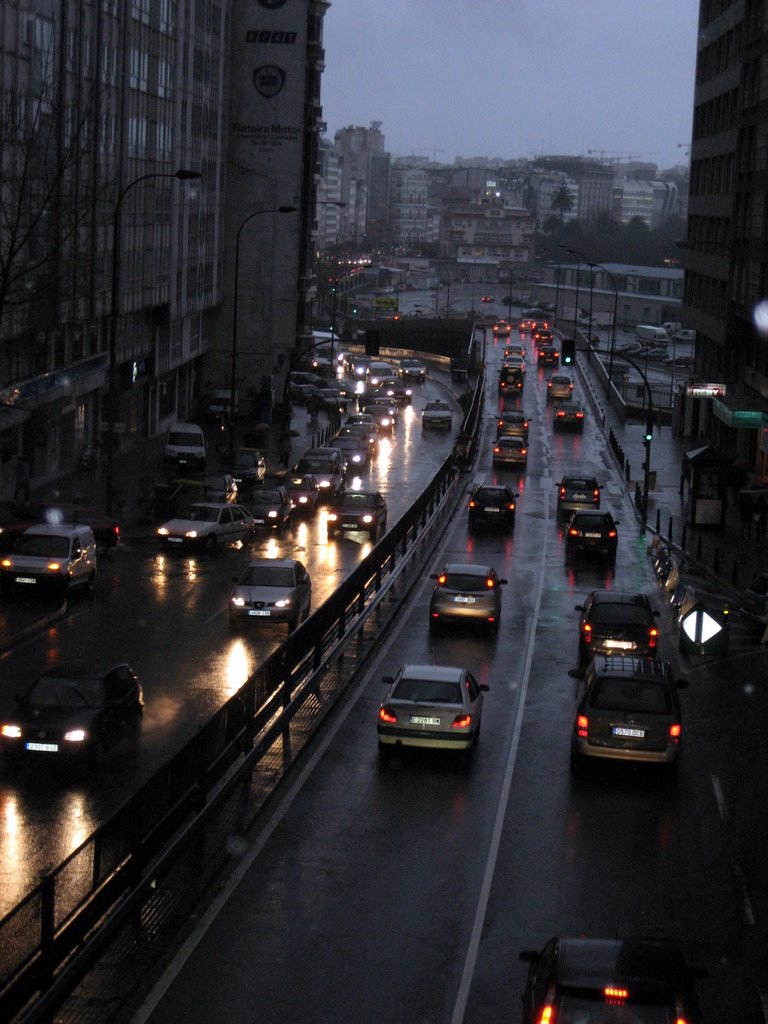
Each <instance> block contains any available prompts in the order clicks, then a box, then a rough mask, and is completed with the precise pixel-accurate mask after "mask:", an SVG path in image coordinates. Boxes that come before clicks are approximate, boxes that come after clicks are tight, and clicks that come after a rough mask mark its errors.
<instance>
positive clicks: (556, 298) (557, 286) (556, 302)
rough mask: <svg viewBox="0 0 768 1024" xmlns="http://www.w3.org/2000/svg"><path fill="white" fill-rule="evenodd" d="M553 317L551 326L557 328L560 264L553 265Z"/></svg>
mask: <svg viewBox="0 0 768 1024" xmlns="http://www.w3.org/2000/svg"><path fill="white" fill-rule="evenodd" d="M555 275H556V276H555V315H554V317H553V319H552V326H553V327H557V310H558V306H559V303H560V264H559V263H557V264H555Z"/></svg>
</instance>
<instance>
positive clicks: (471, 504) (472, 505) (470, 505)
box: [469, 448, 499, 508]
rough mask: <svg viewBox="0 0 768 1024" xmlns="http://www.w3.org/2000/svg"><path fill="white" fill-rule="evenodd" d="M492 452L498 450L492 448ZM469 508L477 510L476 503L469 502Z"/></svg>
mask: <svg viewBox="0 0 768 1024" xmlns="http://www.w3.org/2000/svg"><path fill="white" fill-rule="evenodd" d="M493 450H494V451H495V452H497V451H498V450H499V449H498V448H494V449H493ZM469 507H470V508H477V502H476V501H470V503H469Z"/></svg>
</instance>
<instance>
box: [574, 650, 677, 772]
mask: <svg viewBox="0 0 768 1024" xmlns="http://www.w3.org/2000/svg"><path fill="white" fill-rule="evenodd" d="M687 685H688V682H687V680H685V679H675V677H674V675H673V673H672V668H671V666H670V665H669V663H668V662H665V661H657V660H656V659H655V658H618V657H607V658H604V657H602V656H600V657H598V658H595V659H594V660H593V661H592V662H590V665H589V668H588V669H587V671H586V673H585V675H584V688H583V692H581V694H580V699H579V704H578V707H577V709H576V717H575V720H574V724H573V736H572V739H571V765H572V766H573V767H574V768H575V767H577V766H578V765H580V764H581V763H582V762H583V761H584V760H586V759H593V758H594V759H602V760H611V761H636V762H643V763H646V764H664V765H676V764H677V761H678V758H679V755H680V742H681V739H682V715H681V712H680V702H679V700H678V697H677V691H678V690H679V689H682V688H683V687H686V686H687Z"/></svg>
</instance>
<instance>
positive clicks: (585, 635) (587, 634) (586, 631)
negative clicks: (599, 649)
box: [581, 622, 592, 644]
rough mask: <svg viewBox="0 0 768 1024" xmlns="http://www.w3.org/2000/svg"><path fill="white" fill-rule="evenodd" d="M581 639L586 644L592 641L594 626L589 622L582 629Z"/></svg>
mask: <svg viewBox="0 0 768 1024" xmlns="http://www.w3.org/2000/svg"><path fill="white" fill-rule="evenodd" d="M581 639H582V640H583V641H584V643H585V644H591V643H592V627H591V626H590V624H589V623H588V622H585V623H584V625H583V626H582V630H581Z"/></svg>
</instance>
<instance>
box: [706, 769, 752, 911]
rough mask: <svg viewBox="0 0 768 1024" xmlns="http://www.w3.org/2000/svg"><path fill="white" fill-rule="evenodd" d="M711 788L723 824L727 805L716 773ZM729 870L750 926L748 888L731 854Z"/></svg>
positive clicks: (725, 818) (750, 907) (726, 813)
mask: <svg viewBox="0 0 768 1024" xmlns="http://www.w3.org/2000/svg"><path fill="white" fill-rule="evenodd" d="M709 777H710V779H711V780H712V789H713V790H714V793H715V800H716V801H717V810H718V813H719V815H720V820H721V821H722V822H723V824H725V823H726V822H727V821H728V805H727V804H726V802H725V793H723V787H722V785H721V784H720V779H719V778H718V777H717V775H711V774H710V776H709ZM731 871H732V872H733V879H734V882H735V883H736V891H737V892H738V894H739V901H740V903H741V916H742V920H743V921H744V922H745V924H748V925H750V927H751V926H753V925H754V923H755V915H754V912H753V910H752V901H751V900H750V898H749V890H748V889H747V882H746V879H745V878H744V872H743V871H742V870H741V865H740V864H739V862H738V861H737V860H736V858H735V857H734V856H731Z"/></svg>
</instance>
